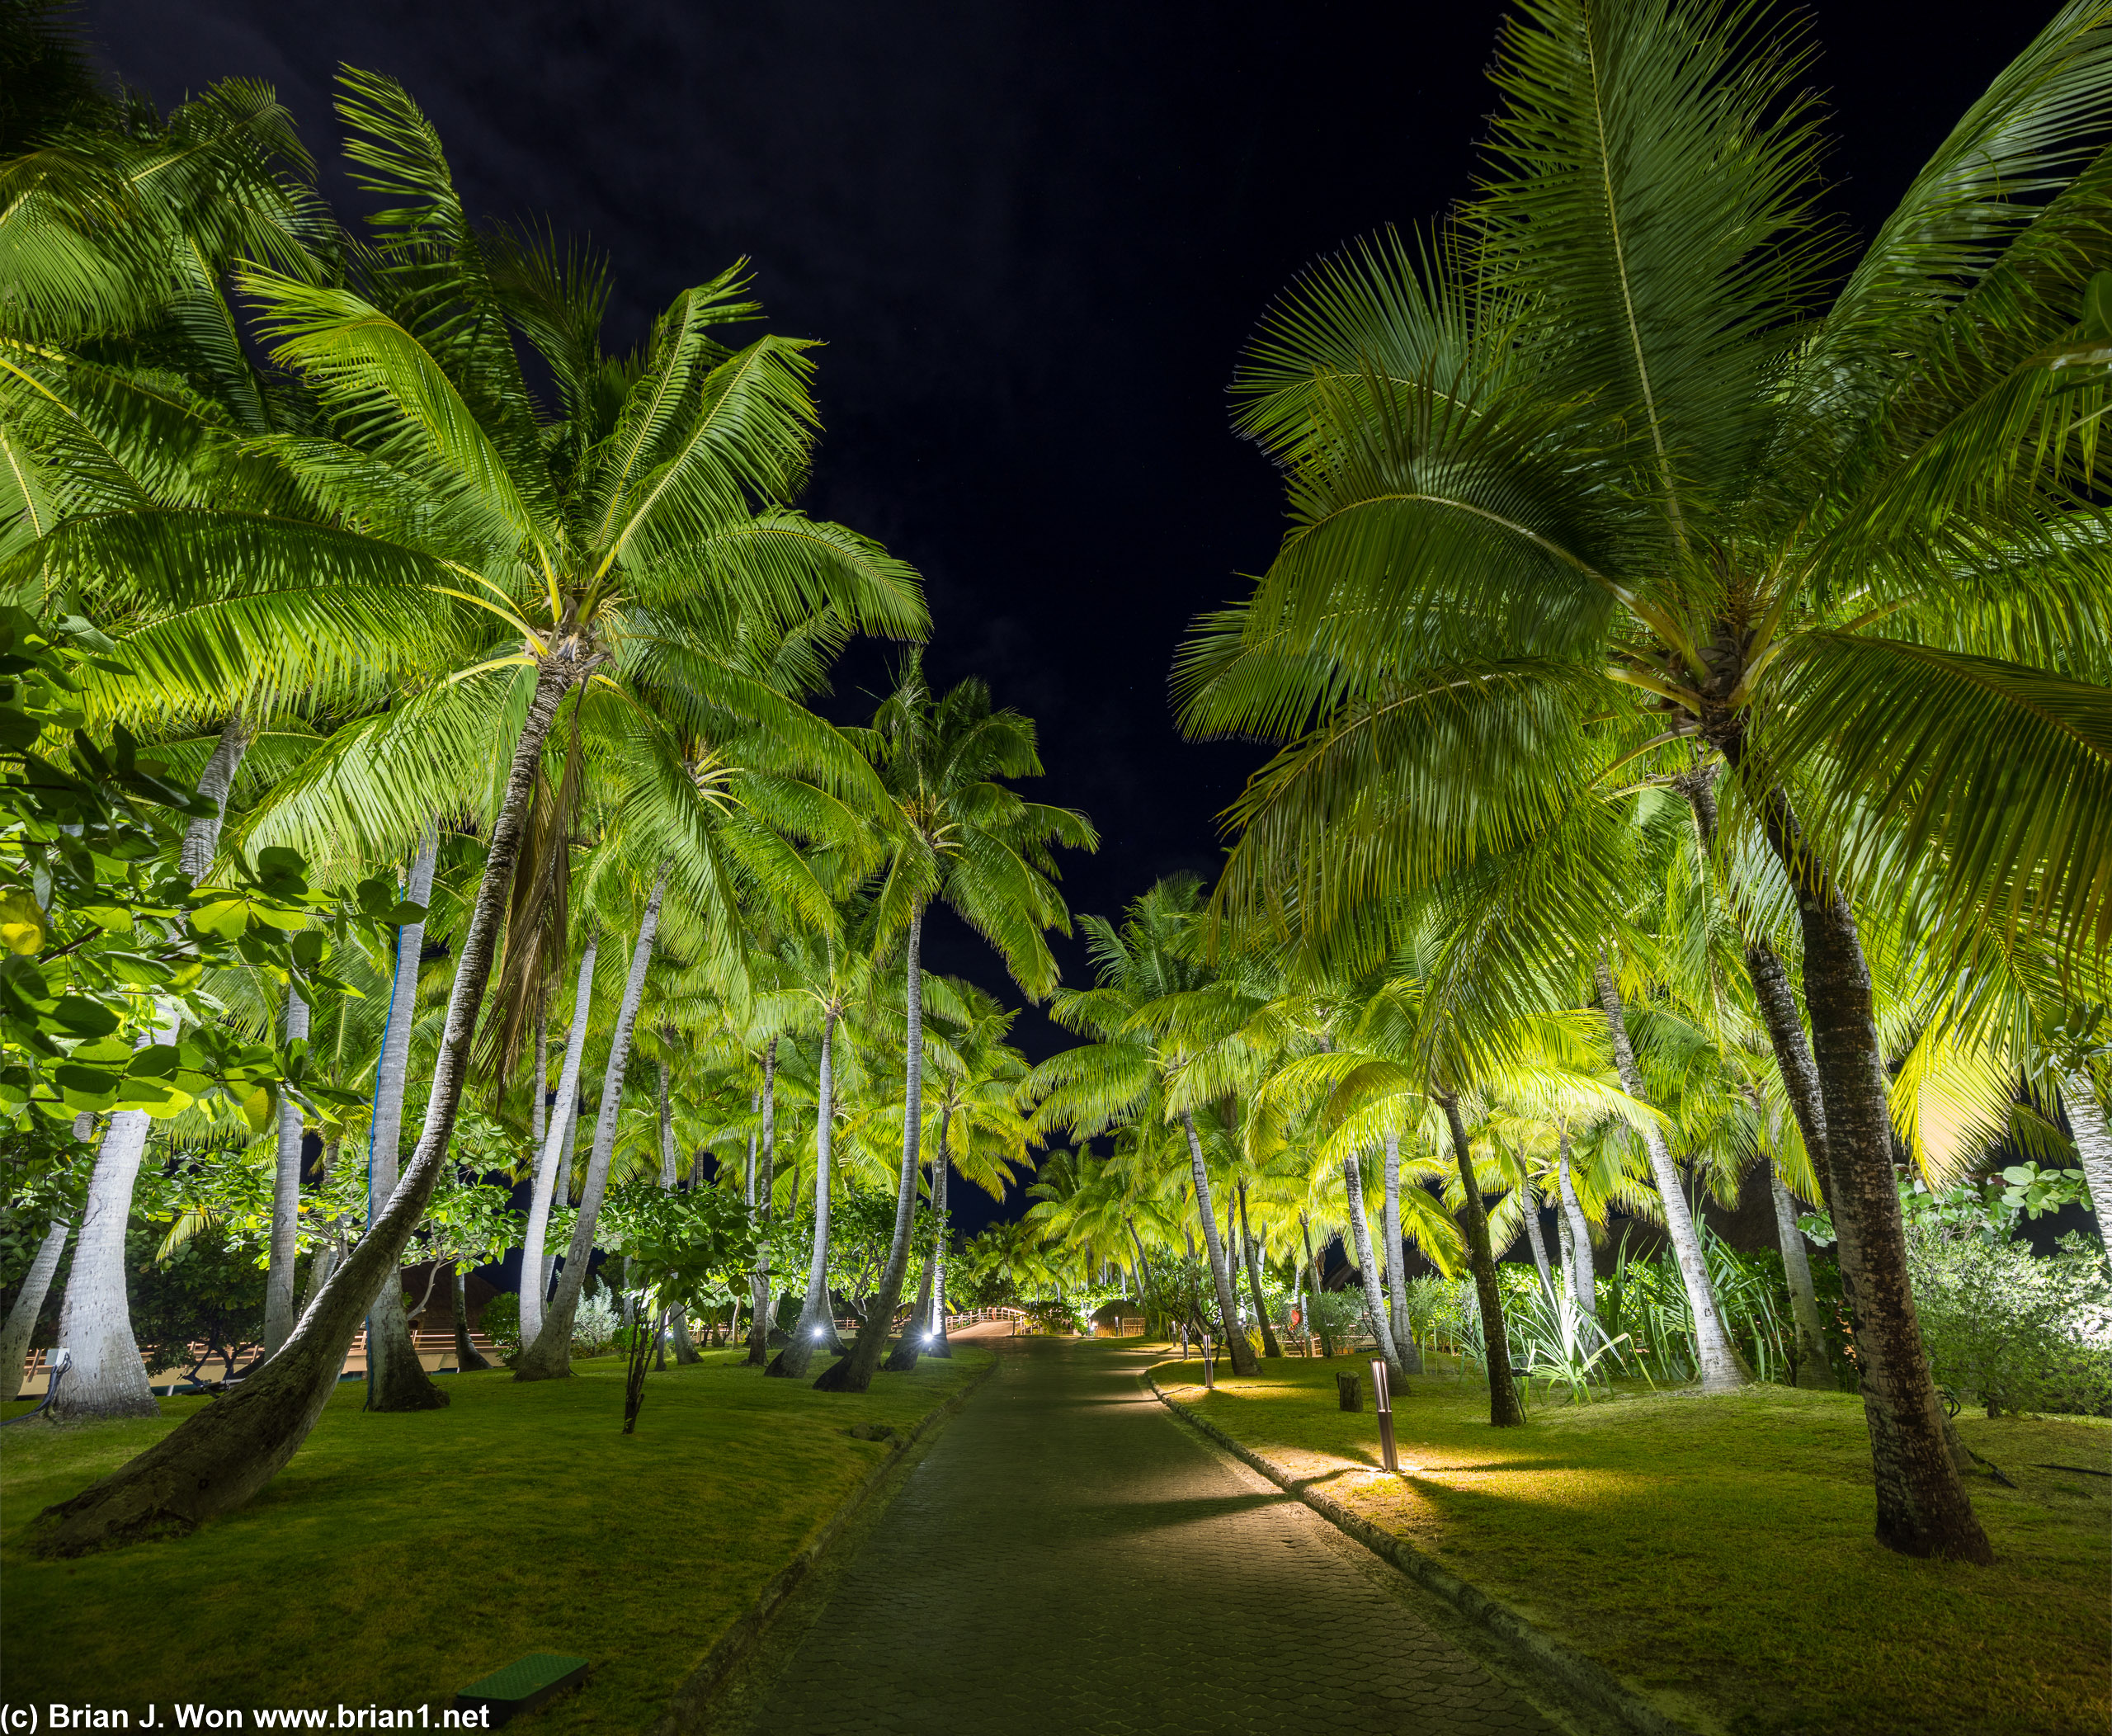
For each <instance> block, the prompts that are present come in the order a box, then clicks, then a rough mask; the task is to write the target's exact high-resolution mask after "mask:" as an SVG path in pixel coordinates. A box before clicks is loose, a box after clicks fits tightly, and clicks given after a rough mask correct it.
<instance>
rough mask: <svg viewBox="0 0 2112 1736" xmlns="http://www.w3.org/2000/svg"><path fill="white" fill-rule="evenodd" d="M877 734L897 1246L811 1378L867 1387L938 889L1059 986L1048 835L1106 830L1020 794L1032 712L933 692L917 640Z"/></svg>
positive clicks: (903, 1196)
mask: <svg viewBox="0 0 2112 1736" xmlns="http://www.w3.org/2000/svg"><path fill="white" fill-rule="evenodd" d="M869 740H870V746H871V750H872V753H873V757H874V763H875V764H876V765H877V766H878V767H879V773H880V781H881V783H882V784H883V785H884V786H885V788H886V790H887V795H888V799H889V813H888V815H887V818H886V821H885V823H884V826H883V828H882V833H883V836H884V839H885V842H886V851H887V854H886V858H885V861H884V866H883V868H882V871H881V876H880V880H879V889H878V890H877V891H876V892H875V894H874V924H875V927H877V929H878V931H879V933H880V934H881V935H883V936H889V937H893V936H896V935H900V936H902V937H903V948H904V967H905V969H906V971H907V993H906V995H905V997H904V1002H905V1007H906V1017H905V1032H906V1040H905V1043H904V1059H903V1123H902V1125H903V1135H902V1168H901V1172H900V1174H899V1176H898V1177H897V1180H896V1186H895V1234H894V1246H893V1249H892V1250H891V1251H890V1252H889V1258H888V1265H887V1270H886V1271H884V1272H883V1273H882V1274H881V1277H880V1285H879V1298H878V1300H877V1302H876V1303H875V1305H874V1308H873V1309H872V1310H871V1311H870V1313H869V1314H867V1315H866V1318H865V1321H864V1323H863V1324H862V1325H861V1326H860V1328H859V1332H858V1337H857V1339H856V1342H853V1344H852V1345H851V1351H850V1354H849V1355H847V1356H844V1357H842V1358H841V1360H839V1361H837V1362H834V1363H832V1364H831V1365H830V1366H829V1367H828V1368H827V1370H824V1371H823V1374H822V1375H821V1376H820V1378H819V1379H818V1380H817V1381H816V1382H815V1383H814V1384H815V1385H817V1386H818V1387H820V1388H821V1389H823V1390H825V1391H831V1392H863V1391H865V1389H866V1387H867V1386H868V1385H870V1384H871V1381H872V1378H873V1371H874V1370H875V1369H876V1368H878V1367H879V1363H880V1358H881V1355H882V1353H883V1352H884V1350H885V1348H886V1345H887V1337H888V1333H889V1327H890V1325H891V1323H892V1321H893V1314H894V1308H895V1304H896V1302H897V1301H898V1300H899V1298H900V1296H901V1294H902V1282H903V1274H904V1272H906V1271H907V1269H908V1265H909V1250H910V1234H911V1229H912V1220H913V1219H914V1217H915V1215H916V1210H917V1175H918V1167H919V1164H920V1163H921V1161H922V1159H921V1156H920V1153H921V1150H922V1136H923V1121H924V1107H923V1089H924V984H923V936H924V913H925V911H926V908H928V907H929V906H930V904H931V903H932V901H933V900H934V899H938V900H940V901H942V902H943V903H945V904H947V905H948V906H949V907H950V908H951V909H953V910H954V911H955V913H956V914H958V915H959V917H960V918H961V919H962V920H963V921H964V922H966V923H967V924H968V925H969V927H971V928H973V930H974V931H975V932H977V933H978V934H979V935H981V936H983V939H985V940H986V941H988V942H989V943H990V944H991V946H993V947H995V948H996V949H997V955H998V956H999V957H1000V958H1002V960H1004V961H1005V968H1006V969H1007V970H1008V971H1010V972H1011V976H1012V980H1013V981H1014V982H1016V983H1017V984H1019V985H1020V987H1021V988H1023V989H1024V990H1025V991H1026V993H1028V994H1029V995H1030V996H1031V997H1033V998H1035V999H1037V1000H1039V999H1040V998H1042V997H1044V996H1045V995H1047V994H1049V993H1050V992H1051V991H1052V990H1053V989H1054V988H1055V986H1056V960H1055V959H1054V956H1052V955H1051V954H1050V952H1049V943H1048V941H1047V940H1046V939H1045V938H1044V934H1045V932H1046V931H1047V930H1049V929H1050V928H1055V929H1058V930H1059V931H1060V932H1063V933H1067V934H1068V932H1070V920H1071V919H1070V913H1068V911H1067V910H1066V909H1065V908H1064V906H1063V899H1061V898H1060V897H1059V896H1058V894H1057V891H1056V885H1055V880H1056V874H1057V870H1056V863H1055V860H1054V856H1052V854H1051V853H1050V852H1051V849H1052V847H1054V846H1055V845H1058V844H1063V845H1068V846H1069V847H1071V848H1072V849H1077V850H1091V849H1093V848H1096V847H1097V845H1098V842H1099V839H1098V836H1097V834H1096V833H1094V831H1093V829H1092V826H1091V823H1090V822H1089V821H1087V818H1085V816H1084V815H1083V814H1078V813H1076V812H1074V811H1072V809H1068V808H1054V807H1049V806H1047V805H1045V804H1041V803H1038V802H1028V801H1024V800H1021V798H1020V796H1019V795H1017V794H1016V792H1015V791H1013V790H1011V789H1009V788H1008V787H1006V785H1004V784H1003V783H1001V782H1000V781H999V780H1000V779H1002V778H1016V777H1035V776H1039V775H1040V772H1041V759H1040V756H1039V753H1038V752H1037V751H1036V749H1035V731H1034V724H1033V723H1032V721H1031V720H1030V719H1028V718H1026V717H1025V716H1023V715H1021V714H1020V713H1019V712H1016V711H1013V710H994V709H992V705H991V702H990V690H989V688H988V686H985V685H984V684H983V682H980V681H977V680H974V679H972V678H971V679H969V680H967V681H964V682H960V683H959V685H957V686H955V687H953V688H952V689H951V690H950V691H948V692H947V693H946V694H945V695H944V696H934V695H933V693H932V691H931V686H930V684H929V683H928V682H926V678H925V675H924V663H923V658H922V656H921V655H919V654H918V653H917V652H914V651H910V652H907V653H904V654H903V660H902V663H901V666H900V668H898V671H897V672H896V677H895V686H894V691H893V692H892V693H890V694H889V696H888V697H887V699H886V700H885V701H883V702H882V704H881V705H880V708H879V710H878V711H877V712H876V713H875V714H874V719H873V729H872V732H871V734H870V738H869Z"/></svg>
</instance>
